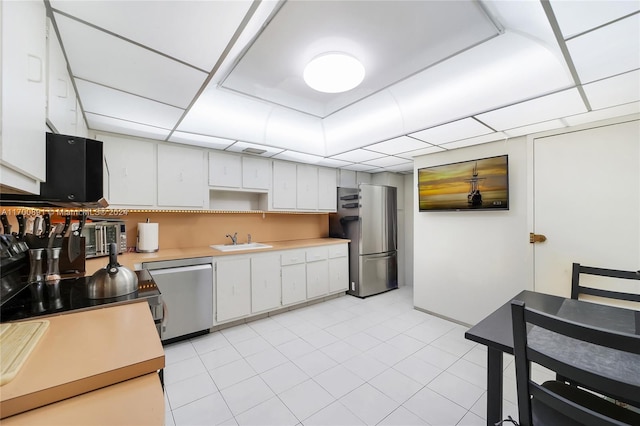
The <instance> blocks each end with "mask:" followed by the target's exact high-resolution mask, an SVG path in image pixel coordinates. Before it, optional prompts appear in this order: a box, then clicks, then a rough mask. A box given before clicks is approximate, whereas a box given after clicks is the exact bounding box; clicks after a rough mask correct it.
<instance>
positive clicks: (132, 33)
mask: <svg viewBox="0 0 640 426" xmlns="http://www.w3.org/2000/svg"><path fill="white" fill-rule="evenodd" d="M251 3H252V2H251V1H250V0H234V1H228V0H227V1H225V0H216V1H58V0H51V6H52V7H53V8H54V9H58V10H60V11H62V12H65V13H67V14H70V15H72V16H75V17H77V18H78V19H81V20H83V21H86V22H89V23H91V24H93V25H96V26H98V27H100V28H104V29H106V30H108V31H111V32H113V33H116V34H118V35H120V36H122V37H124V38H127V39H130V40H133V41H135V42H137V43H140V44H142V45H144V46H147V47H149V48H152V49H154V50H157V51H159V52H162V53H164V54H166V55H169V56H171V57H173V58H176V59H179V60H181V61H184V62H186V63H188V64H191V65H193V66H195V67H198V68H200V69H202V70H205V71H207V72H209V71H211V69H212V68H213V66H214V65H215V63H216V62H217V60H218V58H219V57H220V55H221V54H222V52H223V51H224V49H225V48H226V47H227V44H228V43H229V41H230V40H231V37H232V36H233V34H234V32H235V31H236V28H237V27H238V25H239V24H240V22H241V21H242V19H243V18H244V15H245V14H246V13H247V10H248V9H249V6H251Z"/></svg>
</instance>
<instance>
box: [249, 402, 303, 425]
mask: <svg viewBox="0 0 640 426" xmlns="http://www.w3.org/2000/svg"><path fill="white" fill-rule="evenodd" d="M236 421H237V422H238V424H239V425H240V426H244V425H246V426H257V425H272V426H294V425H297V424H298V419H297V418H296V416H294V415H293V413H292V412H291V411H289V409H288V408H287V407H286V406H285V405H284V404H283V403H282V401H280V399H279V398H278V397H277V396H274V397H273V398H271V399H268V400H267V401H265V402H263V403H261V404H258V405H256V406H255V407H253V408H250V409H248V410H247V411H245V412H244V413H242V414H240V415H238V416H237V417H236Z"/></svg>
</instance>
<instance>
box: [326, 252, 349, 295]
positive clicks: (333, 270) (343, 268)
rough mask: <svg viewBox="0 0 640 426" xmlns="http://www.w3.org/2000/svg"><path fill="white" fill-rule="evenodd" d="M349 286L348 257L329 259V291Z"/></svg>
mask: <svg viewBox="0 0 640 426" xmlns="http://www.w3.org/2000/svg"><path fill="white" fill-rule="evenodd" d="M348 288H349V258H348V257H336V258H335V259H329V293H332V292H334V291H347V289H348Z"/></svg>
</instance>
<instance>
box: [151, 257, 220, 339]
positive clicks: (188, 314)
mask: <svg viewBox="0 0 640 426" xmlns="http://www.w3.org/2000/svg"><path fill="white" fill-rule="evenodd" d="M212 262H213V258H211V257H198V258H192V259H180V260H167V261H160V262H145V263H143V264H142V267H143V268H144V269H147V270H149V273H150V274H151V276H152V277H153V280H154V281H155V282H156V285H157V286H158V288H159V289H160V292H161V293H162V300H164V302H165V303H166V310H167V311H166V313H165V324H166V325H165V327H164V328H163V331H162V341H163V342H166V341H169V340H171V341H174V340H179V338H185V337H187V336H193V335H194V334H196V333H203V332H208V331H209V329H210V328H211V327H212V326H213V305H214V300H213V268H212Z"/></svg>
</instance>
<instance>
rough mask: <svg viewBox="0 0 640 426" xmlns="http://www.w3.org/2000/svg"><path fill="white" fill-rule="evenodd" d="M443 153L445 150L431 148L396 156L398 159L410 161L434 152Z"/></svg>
mask: <svg viewBox="0 0 640 426" xmlns="http://www.w3.org/2000/svg"><path fill="white" fill-rule="evenodd" d="M442 151H445V148H442V147H439V146H432V147H430V148H423V149H418V150H415V151H409V152H405V153H403V154H398V157H401V158H407V159H412V158H413V157H418V156H420V155H426V154H433V153H436V152H442Z"/></svg>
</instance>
